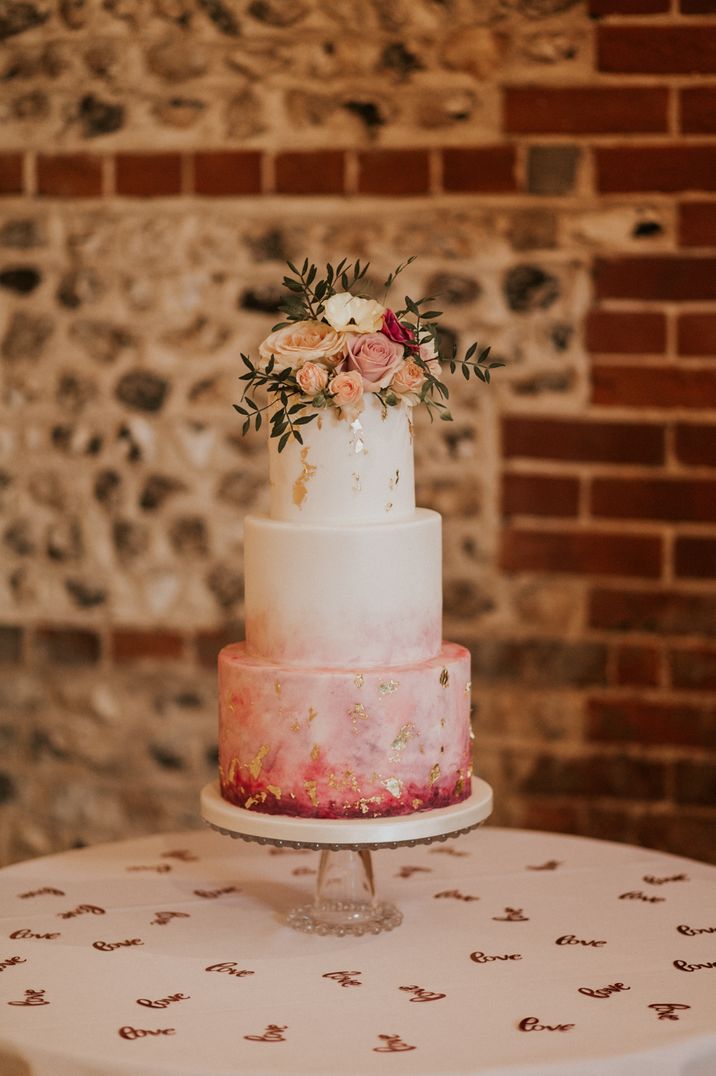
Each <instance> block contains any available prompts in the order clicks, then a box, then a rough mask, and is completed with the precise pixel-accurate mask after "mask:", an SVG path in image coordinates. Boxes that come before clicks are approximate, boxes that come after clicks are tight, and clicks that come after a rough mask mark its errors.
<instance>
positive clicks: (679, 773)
mask: <svg viewBox="0 0 716 1076" xmlns="http://www.w3.org/2000/svg"><path fill="white" fill-rule="evenodd" d="M674 778H675V780H674V786H675V793H676V801H677V803H690V804H694V805H697V804H698V805H699V806H703V807H713V806H714V804H716V762H714V760H713V759H706V758H705V759H682V760H680V761H679V762H677V763H676V767H675V771H674ZM715 821H716V820H715ZM712 836H713V834H712ZM686 850H687V849H686V848H685V849H684V851H686ZM688 852H689V854H691V849H690V848H688Z"/></svg>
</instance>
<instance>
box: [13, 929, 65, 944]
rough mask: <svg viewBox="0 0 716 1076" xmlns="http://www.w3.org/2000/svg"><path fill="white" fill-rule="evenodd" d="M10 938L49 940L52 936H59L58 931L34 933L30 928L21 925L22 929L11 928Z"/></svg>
mask: <svg viewBox="0 0 716 1076" xmlns="http://www.w3.org/2000/svg"><path fill="white" fill-rule="evenodd" d="M10 937H11V938H39V939H40V940H42V941H44V940H47V941H51V940H52V939H53V938H59V937H61V935H60V933H59V931H58V932H57V933H55V934H35V933H34V932H33V931H32V930H28V929H27V927H23V928H22V930H13V932H12V934H11V935H10Z"/></svg>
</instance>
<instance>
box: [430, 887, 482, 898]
mask: <svg viewBox="0 0 716 1076" xmlns="http://www.w3.org/2000/svg"><path fill="white" fill-rule="evenodd" d="M440 897H452V898H453V900H468V901H469V900H479V899H480V898H479V897H471V896H470V895H469V893H461V892H460V890H459V889H443V890H442V892H441V893H436V894H435V899H436V900H439V899H440Z"/></svg>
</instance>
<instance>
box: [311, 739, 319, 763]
mask: <svg viewBox="0 0 716 1076" xmlns="http://www.w3.org/2000/svg"><path fill="white" fill-rule="evenodd" d="M320 757H321V749H320V747H319V746H318V744H317V743H314V745H313V747H312V748H311V758H312V759H313V761H314V762H318V759H319V758H320Z"/></svg>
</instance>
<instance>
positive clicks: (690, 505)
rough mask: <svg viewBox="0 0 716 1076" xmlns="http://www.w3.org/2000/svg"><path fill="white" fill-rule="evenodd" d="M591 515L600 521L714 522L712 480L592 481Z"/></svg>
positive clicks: (715, 499)
mask: <svg viewBox="0 0 716 1076" xmlns="http://www.w3.org/2000/svg"><path fill="white" fill-rule="evenodd" d="M591 511H592V515H594V516H600V517H602V518H604V519H663V520H672V521H674V522H681V521H683V522H689V523H714V522H716V480H714V481H709V480H708V479H700V478H691V479H688V478H595V479H594V481H593V482H592V490H591Z"/></svg>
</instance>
